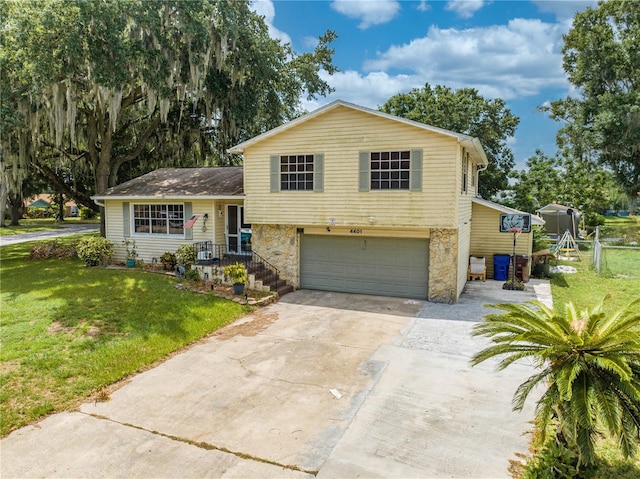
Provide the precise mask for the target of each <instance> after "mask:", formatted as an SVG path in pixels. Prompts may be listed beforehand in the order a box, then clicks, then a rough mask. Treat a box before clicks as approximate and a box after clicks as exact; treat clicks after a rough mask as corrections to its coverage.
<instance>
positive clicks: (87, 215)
mask: <svg viewBox="0 0 640 479" xmlns="http://www.w3.org/2000/svg"><path fill="white" fill-rule="evenodd" d="M96 214H97V213H96V212H95V211H93V210H92V209H91V208H87V207H86V206H83V207H81V208H80V218H81V219H83V220H90V219H91V218H95V217H96Z"/></svg>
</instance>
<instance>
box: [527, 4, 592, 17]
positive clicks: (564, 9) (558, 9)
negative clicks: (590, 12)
mask: <svg viewBox="0 0 640 479" xmlns="http://www.w3.org/2000/svg"><path fill="white" fill-rule="evenodd" d="M533 3H535V4H536V6H537V7H538V10H540V11H541V12H544V13H553V14H554V15H555V16H556V18H557V19H558V20H560V21H565V20H570V19H572V18H573V16H574V15H575V13H576V12H579V11H582V10H586V8H587V7H593V8H595V7H597V6H598V2H597V0H534V1H533Z"/></svg>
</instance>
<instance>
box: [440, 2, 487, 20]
mask: <svg viewBox="0 0 640 479" xmlns="http://www.w3.org/2000/svg"><path fill="white" fill-rule="evenodd" d="M484 5H485V1H484V0H449V2H448V3H447V5H446V7H444V8H445V10H449V11H450V12H456V13H457V14H458V16H459V17H460V18H471V17H473V15H474V13H476V12H477V11H478V10H480V9H481V8H482V7H484Z"/></svg>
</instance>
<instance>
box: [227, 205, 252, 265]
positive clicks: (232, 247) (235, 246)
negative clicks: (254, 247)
mask: <svg viewBox="0 0 640 479" xmlns="http://www.w3.org/2000/svg"><path fill="white" fill-rule="evenodd" d="M227 251H228V252H229V253H234V254H248V253H250V252H251V225H249V224H246V223H245V222H244V206H240V205H227Z"/></svg>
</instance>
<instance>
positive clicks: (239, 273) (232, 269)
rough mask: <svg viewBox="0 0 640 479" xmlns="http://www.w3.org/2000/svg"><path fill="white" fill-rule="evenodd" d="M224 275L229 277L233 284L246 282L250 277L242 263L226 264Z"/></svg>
mask: <svg viewBox="0 0 640 479" xmlns="http://www.w3.org/2000/svg"><path fill="white" fill-rule="evenodd" d="M224 275H225V276H226V277H227V278H229V281H231V282H232V283H233V284H246V283H247V280H248V279H249V278H248V276H247V268H246V267H245V265H243V264H242V263H235V264H230V265H229V266H225V267H224Z"/></svg>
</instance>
